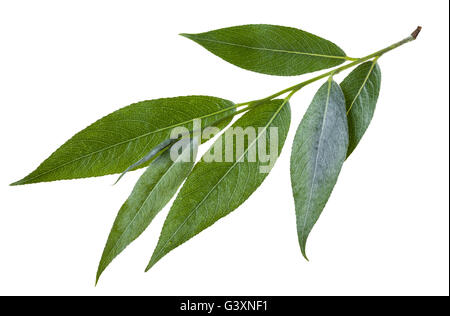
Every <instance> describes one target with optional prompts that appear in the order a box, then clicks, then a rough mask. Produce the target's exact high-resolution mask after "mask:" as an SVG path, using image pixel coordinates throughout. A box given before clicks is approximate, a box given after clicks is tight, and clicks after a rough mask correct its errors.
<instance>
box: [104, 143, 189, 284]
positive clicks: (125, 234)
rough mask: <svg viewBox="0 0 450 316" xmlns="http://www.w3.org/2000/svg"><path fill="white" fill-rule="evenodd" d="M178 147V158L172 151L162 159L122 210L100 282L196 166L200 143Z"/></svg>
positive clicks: (111, 234) (106, 253)
mask: <svg viewBox="0 0 450 316" xmlns="http://www.w3.org/2000/svg"><path fill="white" fill-rule="evenodd" d="M174 146H178V147H181V150H182V152H181V154H180V155H179V156H178V158H175V160H172V157H171V150H170V149H167V150H165V151H164V152H163V153H162V154H161V155H160V156H158V158H156V159H155V160H154V161H153V162H152V163H151V164H150V166H149V167H148V168H147V170H146V171H145V172H144V174H143V175H142V176H141V177H140V178H139V180H138V182H137V183H136V186H135V187H134V189H133V192H132V193H131V195H130V197H129V198H128V199H127V200H126V202H125V203H124V204H123V205H122V207H121V209H120V210H119V214H117V217H116V220H115V222H114V225H113V227H112V229H111V233H110V234H109V237H108V241H107V242H106V246H105V249H104V251H103V255H102V258H101V260H100V263H99V266H98V271H97V281H98V279H99V277H100V275H101V273H102V272H103V271H104V270H105V269H106V267H107V266H108V265H109V264H110V263H111V261H112V260H113V259H114V258H115V257H116V256H117V255H118V254H119V253H120V252H121V251H122V250H124V249H125V247H127V246H128V245H129V244H130V243H131V242H132V241H133V240H135V239H136V238H137V237H139V235H140V234H141V233H142V232H143V231H144V230H145V229H146V228H147V226H148V225H150V223H151V221H152V220H153V218H154V217H155V216H156V214H158V212H159V211H160V210H161V209H162V208H163V207H164V206H165V205H166V204H167V203H168V202H169V200H170V199H171V198H172V196H173V195H174V194H175V192H176V191H177V189H178V187H179V186H180V185H181V183H182V182H183V181H184V179H185V178H186V177H187V175H188V174H189V172H190V171H191V169H192V167H193V166H194V162H195V156H196V154H197V141H196V140H195V139H192V140H190V139H182V140H180V141H179V142H178V143H176V144H175V145H174Z"/></svg>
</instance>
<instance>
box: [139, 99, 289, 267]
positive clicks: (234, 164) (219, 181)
mask: <svg viewBox="0 0 450 316" xmlns="http://www.w3.org/2000/svg"><path fill="white" fill-rule="evenodd" d="M286 103H287V100H284V101H283V103H282V104H281V105H280V107H279V108H278V110H277V111H276V112H275V113H274V114H273V116H272V117H271V119H270V120H269V122H268V123H267V124H266V125H265V126H264V129H263V131H265V130H267V128H268V127H269V126H270V124H272V122H273V120H274V119H275V117H276V116H277V115H278V114H279V113H280V111H281V110H282V109H283V107H284V106H285V105H286ZM262 134H263V133H262V132H261V133H260V134H258V137H256V139H255V140H254V141H253V142H252V143H251V144H250V145H249V146H247V149H246V150H245V151H244V152H243V153H242V155H241V156H240V157H239V158H238V159H237V160H236V162H235V163H233V165H231V167H230V168H229V169H228V171H227V172H226V173H225V174H224V175H223V176H222V177H221V178H220V179H219V180H218V181H217V183H216V184H215V185H214V186H213V187H212V188H211V190H209V192H208V193H207V194H206V196H205V197H204V198H203V199H202V200H201V201H200V202H199V203H198V204H197V206H196V207H195V208H194V209H193V210H192V211H191V212H190V213H189V215H188V216H187V217H186V218H185V220H184V221H183V222H182V223H181V224H180V226H178V228H177V229H176V231H175V232H174V233H173V234H172V235H171V236H170V238H169V239H168V240H167V241H166V242H165V243H164V246H163V247H162V248H161V249H160V250H159V251H158V253H157V254H156V255H155V256H152V257H154V258H156V259H157V260H158V258H159V255H160V254H161V252H162V251H164V250H165V249H166V247H167V244H168V243H169V242H170V241H171V240H172V239H173V237H175V235H176V234H177V233H178V231H179V230H180V229H181V228H182V227H183V226H184V225H185V224H186V222H187V220H188V219H189V218H190V217H191V216H192V215H193V214H194V213H195V211H197V209H198V208H199V207H200V206H201V205H202V204H203V202H204V201H205V200H206V199H207V198H208V197H209V195H210V194H211V193H212V192H213V191H214V190H215V188H216V187H217V186H218V185H219V184H220V183H221V182H222V181H223V180H224V179H225V177H226V176H227V175H228V174H229V173H230V172H231V170H233V168H234V167H235V166H236V165H237V163H239V161H240V160H241V159H242V158H243V157H244V156H245V155H246V154H247V152H248V151H249V149H250V147H252V146H253V145H254V144H255V142H256V141H257V140H258V139H259V138H260V137H261V135H262ZM150 261H152V260H150ZM150 266H151V265H150V264H149V267H150ZM148 269H149V268H148ZM148 269H147V270H148Z"/></svg>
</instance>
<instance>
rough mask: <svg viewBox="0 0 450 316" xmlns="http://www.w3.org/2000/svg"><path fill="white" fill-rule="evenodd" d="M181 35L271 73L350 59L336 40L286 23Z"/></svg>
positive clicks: (309, 69)
mask: <svg viewBox="0 0 450 316" xmlns="http://www.w3.org/2000/svg"><path fill="white" fill-rule="evenodd" d="M181 35H182V36H185V37H187V38H189V39H191V40H193V41H195V42H197V43H198V44H200V45H202V46H203V47H204V48H206V49H207V50H209V51H210V52H211V53H213V54H215V55H217V56H219V57H220V58H222V59H224V60H225V61H227V62H229V63H231V64H233V65H236V66H238V67H241V68H244V69H247V70H251V71H255V72H259V73H263V74H268V75H277V76H293V75H301V74H304V73H308V72H313V71H317V70H321V69H326V68H331V67H334V66H337V65H339V64H341V63H343V62H344V61H345V60H347V59H348V57H346V55H345V53H344V51H343V50H342V49H340V48H339V47H338V46H336V45H335V44H333V43H332V42H330V41H327V40H326V39H323V38H321V37H318V36H316V35H313V34H311V33H308V32H305V31H302V30H299V29H295V28H291V27H285V26H277V25H267V24H253V25H242V26H233V27H227V28H223V29H219V30H214V31H210V32H205V33H199V34H181Z"/></svg>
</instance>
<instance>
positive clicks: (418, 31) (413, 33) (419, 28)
mask: <svg viewBox="0 0 450 316" xmlns="http://www.w3.org/2000/svg"><path fill="white" fill-rule="evenodd" d="M421 30H422V27H421V26H418V27H417V28H416V30H415V31H414V32H412V33H411V36H412V37H413V38H414V39H416V38H417V36H418V35H419V33H420V31H421Z"/></svg>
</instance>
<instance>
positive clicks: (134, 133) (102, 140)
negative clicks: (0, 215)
mask: <svg viewBox="0 0 450 316" xmlns="http://www.w3.org/2000/svg"><path fill="white" fill-rule="evenodd" d="M234 111H235V108H234V104H233V103H232V102H231V101H227V100H224V99H219V98H214V97H209V96H186V97H176V98H165V99H157V100H150V101H143V102H139V103H135V104H132V105H129V106H127V107H124V108H122V109H120V110H118V111H115V112H113V113H111V114H109V115H107V116H105V117H103V118H102V119H100V120H98V121H97V122H95V123H94V124H92V125H90V126H89V127H87V128H86V129H84V130H82V131H81V132H79V133H78V134H76V135H75V136H73V137H72V138H71V139H70V140H68V141H67V142H66V143H65V144H64V145H62V146H61V147H60V148H58V149H57V150H56V151H55V152H54V153H53V154H52V155H51V156H50V157H49V158H47V160H45V161H44V162H43V163H42V164H41V165H40V166H39V167H38V168H37V169H36V170H35V171H33V172H32V173H31V174H29V175H28V176H26V177H25V178H23V179H22V180H20V181H17V182H15V183H13V185H19V184H27V183H36V182H45V181H54V180H62V179H76V178H86V177H96V176H103V175H107V174H113V173H120V172H123V171H124V170H126V169H127V168H128V167H129V166H131V165H132V164H133V163H135V162H136V161H138V160H139V159H141V158H142V157H144V156H145V154H147V153H148V152H149V151H150V150H151V149H152V148H154V147H155V146H157V145H158V144H160V143H161V142H163V141H164V140H166V139H168V138H169V136H170V132H171V130H172V128H174V127H177V126H184V127H186V128H188V129H190V130H192V128H193V120H194V119H195V118H201V119H202V126H207V125H209V124H211V123H213V122H215V121H217V120H218V119H220V118H223V117H227V116H229V115H230V114H231V113H233V112H234ZM231 119H232V117H229V118H228V119H226V120H223V121H221V124H219V125H220V126H219V127H221V128H223V127H224V126H226V125H227V124H228V123H229V122H230V120H231ZM144 166H145V164H144V165H141V166H140V167H144Z"/></svg>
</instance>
